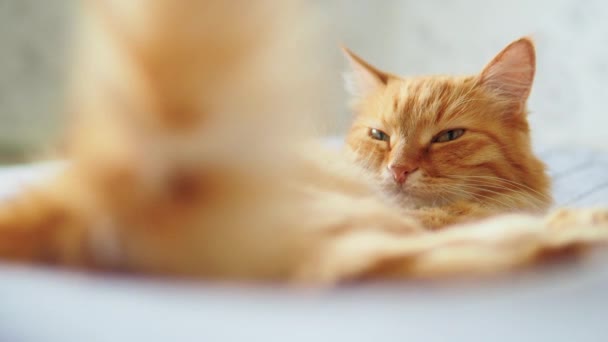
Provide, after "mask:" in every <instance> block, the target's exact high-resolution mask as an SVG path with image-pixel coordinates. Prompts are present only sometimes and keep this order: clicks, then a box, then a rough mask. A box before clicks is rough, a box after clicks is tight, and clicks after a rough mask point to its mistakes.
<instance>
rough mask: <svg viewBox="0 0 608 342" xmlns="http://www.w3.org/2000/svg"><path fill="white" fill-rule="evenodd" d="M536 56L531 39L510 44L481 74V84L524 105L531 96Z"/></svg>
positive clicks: (523, 39) (522, 39)
mask: <svg viewBox="0 0 608 342" xmlns="http://www.w3.org/2000/svg"><path fill="white" fill-rule="evenodd" d="M535 70H536V54H535V52H534V43H533V42H532V40H531V39H530V38H521V39H519V40H516V41H514V42H513V43H511V44H509V45H508V46H507V47H506V48H504V49H503V50H502V51H501V52H500V53H499V54H498V55H496V57H494V59H493V60H492V61H491V62H490V63H488V65H487V66H486V67H485V68H484V69H483V71H482V73H481V84H482V86H483V87H485V88H486V89H488V90H489V91H492V92H495V93H497V94H498V95H500V96H503V97H505V98H508V99H510V100H513V101H514V102H515V103H516V104H518V105H524V104H525V102H526V100H527V99H528V95H530V89H531V88H532V82H533V81H534V71H535Z"/></svg>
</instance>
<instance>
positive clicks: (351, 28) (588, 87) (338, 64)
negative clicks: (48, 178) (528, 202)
mask: <svg viewBox="0 0 608 342" xmlns="http://www.w3.org/2000/svg"><path fill="white" fill-rule="evenodd" d="M277 1H280V0H277ZM310 1H311V2H313V1H314V3H316V4H319V5H321V6H322V8H323V9H324V11H325V13H326V14H327V19H328V20H329V22H330V32H329V34H328V35H327V37H328V39H329V40H330V41H331V46H332V48H330V49H329V50H328V51H327V55H328V58H330V60H331V61H332V63H333V64H334V66H335V70H336V73H335V77H334V78H333V82H334V83H335V84H334V89H335V94H334V95H335V96H334V98H335V99H336V103H338V104H339V105H340V106H338V108H341V109H338V110H337V113H336V117H337V118H338V120H337V121H338V125H337V126H338V127H339V129H342V130H343V129H345V127H346V125H347V122H348V119H349V115H348V113H347V110H346V109H345V106H344V105H343V103H345V101H346V99H345V94H344V92H343V91H342V84H341V76H340V73H341V71H342V70H343V69H344V67H345V63H344V61H343V59H342V56H341V55H340V53H339V50H338V48H337V45H338V43H340V42H343V43H346V44H347V45H348V46H350V47H351V48H352V49H354V50H355V51H356V52H358V53H359V54H361V55H362V56H364V57H365V58H367V59H368V60H370V61H371V62H373V63H374V64H376V65H377V66H379V67H381V68H384V69H387V70H391V71H394V72H397V73H399V74H404V75H408V74H428V73H472V72H476V71H478V70H480V68H481V67H482V66H483V65H484V64H485V63H486V62H487V61H488V60H489V59H490V58H491V57H492V56H493V55H494V54H495V53H497V52H498V51H499V50H500V49H501V48H502V47H503V46H504V45H506V44H507V43H508V42H510V41H511V40H514V39H516V38H518V37H519V36H522V35H527V34H531V35H532V36H533V37H534V38H535V39H536V41H537V45H538V73H537V82H536V85H535V87H534V90H533V93H532V97H531V101H530V108H531V110H532V112H533V113H532V116H531V120H532V123H533V128H534V134H535V138H536V139H535V140H536V142H537V143H539V144H540V145H545V146H546V145H553V144H569V143H577V144H584V145H589V146H596V147H603V148H606V149H608V134H606V133H605V132H606V131H607V129H608V110H607V109H606V108H607V107H608V106H607V105H605V104H604V102H605V101H606V100H608V87H607V86H606V79H607V78H608V2H607V1H602V0H586V1H580V0H534V1H532V0H530V1H527V0H510V1H505V0H461V1H448V0H403V1H398V0H359V1H356V0H334V1H332V0H310ZM69 3H70V1H69V0H53V1H41V0H0V154H2V153H4V149H5V147H6V146H9V148H10V145H13V144H17V145H27V144H29V145H32V144H33V145H36V144H40V142H41V141H44V140H46V139H47V138H48V137H49V136H50V135H51V132H53V131H54V130H53V129H52V127H53V126H54V124H55V123H56V121H57V113H59V112H60V109H61V100H62V91H61V89H62V84H61V80H62V74H63V67H64V63H65V60H64V48H65V39H64V36H65V28H66V25H65V24H66V23H67V22H69V20H68V19H69V17H70V16H69V15H68V12H69V9H70V6H69V5H68V4H69ZM334 47H335V48H334ZM0 157H1V156H0Z"/></svg>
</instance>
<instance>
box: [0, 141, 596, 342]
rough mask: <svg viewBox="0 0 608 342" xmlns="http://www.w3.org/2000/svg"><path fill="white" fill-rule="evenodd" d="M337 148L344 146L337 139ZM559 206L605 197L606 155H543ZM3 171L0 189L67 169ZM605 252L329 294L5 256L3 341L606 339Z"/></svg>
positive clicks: (0, 284)
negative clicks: (166, 278)
mask: <svg viewBox="0 0 608 342" xmlns="http://www.w3.org/2000/svg"><path fill="white" fill-rule="evenodd" d="M332 143H336V144H335V145H334V146H339V143H337V142H332ZM540 155H541V156H542V157H543V159H544V160H545V161H546V162H547V163H548V165H549V167H550V172H551V175H552V176H553V177H554V180H555V184H554V193H555V197H556V204H557V205H572V206H597V205H608V154H605V153H601V152H595V151H591V150H583V149H567V150H564V149H548V150H544V151H541V152H540ZM61 167H62V165H61V164H60V163H47V164H38V165H33V166H18V167H8V168H3V169H0V197H2V196H4V197H6V196H10V194H13V193H15V192H16V191H18V190H19V189H21V188H23V187H24V186H27V184H32V183H36V182H37V181H39V180H40V179H43V178H45V177H47V176H48V175H49V174H51V173H53V172H55V171H56V170H57V169H58V168H61ZM607 259H608V255H606V254H605V253H601V252H598V253H596V254H594V255H593V256H592V257H591V258H588V259H585V261H584V262H582V263H568V264H561V265H560V267H543V268H536V269H532V270H527V271H523V272H521V273H518V274H517V275H515V276H510V277H509V278H508V279H494V280H490V281H484V282H483V283H480V282H453V281H452V282H450V283H449V284H442V285H441V286H440V285H438V284H432V286H429V285H430V284H429V283H424V282H409V283H408V284H399V285H398V286H388V285H387V286H383V287H378V286H371V287H365V288H362V289H345V290H342V291H338V292H336V291H333V292H329V293H322V294H313V295H310V294H306V295H297V296H296V295H294V294H293V293H289V292H286V291H283V290H276V289H268V288H266V289H255V290H254V289H242V288H234V287H231V288H218V287H217V286H205V285H202V286H201V285H200V284H198V285H196V286H193V284H184V283H178V284H176V283H166V282H155V281H141V280H138V281H135V280H130V279H124V278H122V279H116V278H112V277H100V276H97V275H85V274H71V273H68V272H65V271H49V270H43V269H40V268H28V267H21V266H9V265H0V342H4V341H7V342H8V341H15V342H21V341H23V342H29V341H51V342H53V341H62V342H64V341H68V342H69V341H173V340H175V341H224V340H231V341H241V340H252V341H257V340H264V341H275V340H276V341H349V342H354V341H372V340H378V341H446V340H447V341H455V342H458V341H463V342H464V341H466V342H470V341H498V342H500V341H505V342H506V341H509V342H511V341H554V342H558V341H574V340H576V341H579V340H580V341H606V340H608V330H606V328H605V317H606V316H607V315H608V294H607V292H606V288H608V267H606V266H605V265H606V260H607Z"/></svg>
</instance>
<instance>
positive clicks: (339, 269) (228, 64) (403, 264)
mask: <svg viewBox="0 0 608 342" xmlns="http://www.w3.org/2000/svg"><path fill="white" fill-rule="evenodd" d="M83 8H84V12H83V19H84V20H83V26H82V28H81V31H80V33H81V34H82V37H81V40H80V41H81V45H79V49H78V50H77V52H78V54H77V56H78V58H77V61H76V63H75V64H74V87H73V90H72V94H71V95H72V96H71V98H70V99H71V101H70V102H69V109H70V110H71V113H72V114H73V115H74V117H73V118H72V121H71V122H70V124H71V131H70V132H71V135H70V139H69V147H70V148H69V150H68V151H69V155H70V161H69V163H68V165H67V166H66V168H65V170H63V171H62V172H60V173H59V174H58V175H56V176H55V177H54V178H52V179H49V180H48V182H47V183H45V184H42V185H39V186H36V187H32V188H31V189H29V190H28V191H24V192H23V193H21V194H18V195H17V196H16V197H14V198H12V199H10V200H9V201H3V202H2V203H1V204H0V259H2V260H4V261H12V262H22V263H35V264H51V265H61V266H67V267H77V268H84V269H90V270H104V271H118V272H129V273H133V274H147V275H162V276H168V277H195V278H199V279H200V278H203V279H213V280H221V281H249V282H254V281H255V282H260V281H263V282H269V281H272V282H277V281H278V282H283V283H285V282H297V283H298V284H311V283H312V284H319V283H321V284H333V283H336V282H341V281H345V280H350V279H363V278H366V277H373V278H382V277H386V276H401V277H412V276H418V275H424V276H428V275H434V274H436V275H443V274H446V273H450V272H456V273H475V272H479V271H486V270H488V269H491V270H492V271H497V270H505V269H509V268H510V267H513V266H517V265H521V264H526V263H529V262H531V261H533V260H535V258H536V257H537V256H538V255H541V254H542V253H543V252H545V251H546V250H548V249H559V248H568V247H570V246H572V245H579V244H581V243H591V242H596V241H605V240H607V239H608V224H607V223H608V214H607V212H606V211H597V212H596V211H592V212H591V213H589V212H578V211H573V212H562V213H560V214H559V215H558V216H556V217H557V218H558V220H557V221H559V222H558V223H559V224H556V223H555V221H556V220H555V219H554V218H549V220H547V219H545V218H543V217H534V216H524V217H521V218H520V219H519V220H517V221H513V218H503V219H497V220H494V221H492V222H487V223H483V222H482V223H479V224H478V225H475V226H470V227H467V226H464V227H461V228H460V229H457V230H446V231H445V232H443V231H440V232H436V233H432V232H428V231H426V230H424V229H423V227H422V226H420V224H419V223H418V222H417V221H415V220H414V219H413V218H412V217H409V216H408V215H404V214H403V213H402V212H401V211H400V208H399V207H398V206H396V205H395V204H394V203H393V202H392V201H391V199H390V198H388V197H387V196H385V195H384V194H383V193H381V192H379V191H377V187H376V185H375V182H374V181H373V179H372V177H370V176H369V174H368V172H366V171H365V170H363V169H362V168H359V167H357V166H356V165H354V164H353V163H351V162H349V161H347V160H345V158H342V157H341V156H339V155H334V154H331V153H330V152H328V151H325V150H324V149H322V148H321V147H320V146H317V145H314V144H311V143H310V142H309V140H310V138H311V137H312V135H311V134H310V132H309V131H308V129H307V128H308V127H311V125H310V124H309V122H308V118H309V117H310V111H311V110H317V108H311V105H312V104H314V103H322V102H323V101H319V98H321V97H322V96H323V94H324V91H323V84H326V82H324V80H323V75H327V74H330V73H329V72H328V71H327V70H324V67H325V66H324V65H323V63H319V62H318V60H317V59H311V58H312V56H313V55H314V51H321V50H322V49H319V48H316V47H315V43H314V42H315V41H316V40H317V38H316V37H315V35H314V34H311V32H312V31H311V30H310V27H309V25H310V20H311V19H310V15H309V14H307V13H309V11H308V7H307V6H303V5H301V4H300V3H298V2H296V1H280V2H276V1H271V0H259V1H253V2H240V3H239V8H238V11H235V9H234V6H233V4H232V2H229V1H223V0H207V1H197V0H181V1H174V0H154V1H152V0H133V1H128V2H126V1H116V0H87V1H83ZM277 13H280V15H277ZM227 23H229V24H227ZM313 23H314V21H313ZM313 33H314V32H313ZM294 41H297V42H298V44H293V42H294ZM277 60H280V61H281V63H277ZM318 110H320V108H319V109H318ZM321 114H322V113H321ZM522 139H523V138H522ZM564 222H565V223H564ZM573 224H576V225H578V226H577V228H578V229H576V230H572V229H569V227H570V226H572V225H573ZM497 227H498V229H497ZM556 229H557V230H556ZM556 232H557V233H556ZM454 242H457V243H456V244H455V243H454ZM459 246H460V247H462V246H467V247H470V248H471V249H470V250H465V251H463V250H462V248H460V249H459ZM468 251H472V252H473V253H474V257H472V254H471V253H467V252H468ZM446 256H447V258H446Z"/></svg>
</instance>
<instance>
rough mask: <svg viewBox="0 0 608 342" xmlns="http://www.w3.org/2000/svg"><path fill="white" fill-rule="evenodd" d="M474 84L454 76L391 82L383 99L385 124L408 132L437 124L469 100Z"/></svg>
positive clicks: (467, 78)
mask: <svg viewBox="0 0 608 342" xmlns="http://www.w3.org/2000/svg"><path fill="white" fill-rule="evenodd" d="M472 81H473V78H472V77H453V76H426V77H415V78H403V79H394V80H391V81H390V82H389V84H388V85H387V87H386V89H385V93H384V96H383V102H384V104H385V106H384V107H385V108H384V110H383V121H385V122H386V124H389V125H392V126H396V127H399V128H401V129H402V130H405V131H409V130H412V129H414V128H417V127H421V126H426V125H433V124H436V123H437V121H438V119H439V116H441V115H442V113H444V112H445V111H446V110H449V109H450V108H452V107H454V106H456V105H458V103H461V102H462V100H463V98H466V97H467V96H468V94H469V93H470V91H471V90H472V86H473V82H472ZM389 104H390V106H388V105H389Z"/></svg>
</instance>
